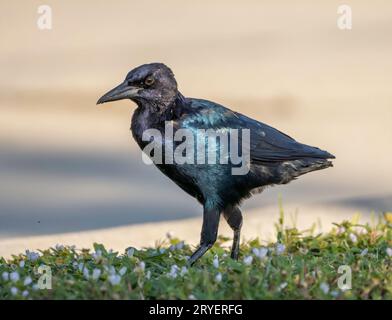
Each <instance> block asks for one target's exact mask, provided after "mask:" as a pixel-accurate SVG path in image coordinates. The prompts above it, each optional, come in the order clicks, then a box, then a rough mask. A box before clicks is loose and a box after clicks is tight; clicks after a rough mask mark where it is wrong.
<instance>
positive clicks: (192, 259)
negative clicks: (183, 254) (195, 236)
mask: <svg viewBox="0 0 392 320" xmlns="http://www.w3.org/2000/svg"><path fill="white" fill-rule="evenodd" d="M210 248H211V246H210V245H203V244H202V245H200V247H199V248H197V250H196V251H195V252H194V253H193V254H192V255H191V257H190V258H189V260H188V264H189V266H190V267H191V266H193V265H194V264H195V262H196V261H197V260H199V259H200V258H201V257H202V256H203V255H204V254H205V253H206V252H207V251H208V249H210Z"/></svg>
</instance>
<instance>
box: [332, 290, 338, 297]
mask: <svg viewBox="0 0 392 320" xmlns="http://www.w3.org/2000/svg"><path fill="white" fill-rule="evenodd" d="M331 296H332V297H334V298H336V297H338V296H339V292H338V291H336V290H334V291H331Z"/></svg>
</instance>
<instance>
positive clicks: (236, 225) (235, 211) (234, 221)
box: [223, 206, 242, 260]
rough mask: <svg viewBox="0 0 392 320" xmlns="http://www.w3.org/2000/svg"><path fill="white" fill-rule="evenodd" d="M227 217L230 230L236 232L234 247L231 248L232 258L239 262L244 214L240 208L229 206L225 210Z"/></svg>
mask: <svg viewBox="0 0 392 320" xmlns="http://www.w3.org/2000/svg"><path fill="white" fill-rule="evenodd" d="M223 216H224V217H225V219H226V221H227V223H228V224H229V226H230V228H231V229H233V231H234V238H233V246H232V247H231V258H232V259H235V260H238V254H239V251H240V234H241V227H242V213H241V210H240V209H239V208H238V207H236V206H235V207H232V206H228V207H226V208H225V210H223Z"/></svg>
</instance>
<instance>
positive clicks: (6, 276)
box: [1, 271, 10, 281]
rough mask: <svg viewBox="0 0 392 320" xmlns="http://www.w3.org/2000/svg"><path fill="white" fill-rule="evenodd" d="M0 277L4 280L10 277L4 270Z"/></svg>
mask: <svg viewBox="0 0 392 320" xmlns="http://www.w3.org/2000/svg"><path fill="white" fill-rule="evenodd" d="M1 277H2V278H3V280H4V281H8V280H9V278H10V274H9V273H8V272H7V271H4V272H3V273H2V274H1Z"/></svg>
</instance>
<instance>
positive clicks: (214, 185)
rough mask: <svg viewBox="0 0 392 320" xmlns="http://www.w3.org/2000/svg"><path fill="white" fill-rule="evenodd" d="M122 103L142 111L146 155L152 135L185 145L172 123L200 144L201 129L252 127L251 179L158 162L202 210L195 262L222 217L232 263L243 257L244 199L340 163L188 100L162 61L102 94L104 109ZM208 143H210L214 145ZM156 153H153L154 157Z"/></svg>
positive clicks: (222, 167) (218, 166)
mask: <svg viewBox="0 0 392 320" xmlns="http://www.w3.org/2000/svg"><path fill="white" fill-rule="evenodd" d="M121 99H130V100H132V101H133V102H135V103H136V105H137V109H136V110H135V112H134V114H133V117H132V123H131V131H132V134H133V137H134V138H135V140H136V142H137V143H138V145H139V146H140V148H141V149H144V148H145V147H146V146H147V145H148V144H149V143H150V142H151V139H150V140H148V139H145V137H143V133H144V132H145V131H146V130H148V129H155V131H158V132H159V133H161V137H163V138H162V139H160V140H159V139H158V140H157V141H155V142H156V143H157V145H158V146H161V147H166V146H167V145H169V144H170V145H175V146H178V145H179V144H180V142H178V141H177V140H175V139H174V140H175V141H174V140H173V137H172V136H168V135H165V129H166V127H165V125H166V124H167V123H171V124H172V126H173V130H174V134H175V133H176V132H177V131H178V130H179V129H187V130H189V131H190V132H192V134H193V135H194V136H195V137H196V140H197V139H199V138H200V134H201V133H200V132H201V131H200V129H204V130H207V129H214V130H216V131H217V132H218V133H224V132H231V131H230V130H233V129H237V130H244V129H248V132H249V139H248V140H249V141H248V142H249V143H248V149H246V148H242V147H243V146H244V144H245V143H244V142H243V141H245V140H241V141H240V142H239V147H238V148H239V149H241V150H242V151H243V152H246V150H248V152H249V163H248V164H247V165H248V171H246V173H245V174H233V171H232V169H233V168H234V167H236V163H234V162H233V161H228V162H227V163H224V161H223V162H220V158H219V159H218V160H217V161H216V163H212V164H211V163H203V162H200V163H199V162H198V161H195V162H193V163H192V162H190V161H189V162H185V163H181V164H180V163H176V162H175V161H174V162H170V161H165V160H167V154H166V153H165V152H163V153H164V155H163V158H164V159H163V161H162V162H155V164H156V166H157V167H158V168H159V170H161V171H162V172H163V173H164V174H165V175H166V176H168V177H169V178H170V179H171V180H173V181H174V182H175V183H176V184H177V185H178V186H179V187H180V188H182V189H183V190H184V191H185V192H187V193H188V194H190V195H191V196H193V197H194V198H196V199H197V200H198V201H199V202H200V203H201V204H202V205H203V209H204V211H203V226H202V230H201V240H200V245H199V247H198V249H197V250H196V251H195V252H194V253H193V255H192V256H191V258H190V259H189V263H190V264H193V263H194V262H195V261H196V260H198V259H199V258H200V257H201V256H202V255H203V254H204V253H205V252H206V251H207V250H208V249H209V248H211V246H212V245H213V244H214V243H215V241H216V237H217V232H218V224H219V218H220V215H221V214H223V216H224V218H225V219H226V221H227V222H228V224H229V225H230V227H231V228H232V230H233V231H234V239H233V245H232V250H231V257H232V258H233V259H238V254H239V242H240V230H241V226H242V214H241V211H240V209H239V205H240V203H241V201H242V200H243V199H246V198H248V197H250V196H251V195H252V194H254V193H257V192H260V191H262V189H263V188H264V187H266V186H269V185H275V184H285V183H288V182H290V181H291V180H293V179H295V178H296V177H298V176H300V175H302V174H305V173H308V172H311V171H315V170H320V169H324V168H328V167H330V166H332V163H331V161H329V160H327V159H333V158H335V157H334V156H333V155H332V154H330V153H328V152H326V151H323V150H320V149H318V148H316V147H311V146H308V145H305V144H302V143H299V142H297V141H295V140H294V139H292V138H291V137H289V136H288V135H286V134H284V133H282V132H280V131H278V130H276V129H274V128H272V127H270V126H268V125H266V124H264V123H261V122H258V121H256V120H253V119H251V118H248V117H246V116H245V115H242V114H240V113H238V112H234V111H231V110H230V109H228V108H225V107H223V106H221V105H219V104H217V103H214V102H211V101H207V100H202V99H194V98H186V97H184V96H183V95H182V94H181V93H180V92H179V91H178V89H177V82H176V80H175V78H174V75H173V72H172V71H171V70H170V69H169V68H168V67H167V66H166V65H164V64H162V63H151V64H145V65H142V66H139V67H137V68H135V69H133V70H131V71H130V72H129V73H128V74H127V76H126V78H125V80H124V81H123V82H122V83H121V84H120V85H119V86H117V87H115V88H114V89H112V90H111V91H109V92H108V93H106V94H105V95H104V96H102V97H101V98H100V99H99V100H98V102H97V104H101V103H105V102H110V101H116V100H121ZM244 136H245V135H244ZM238 137H239V136H238ZM202 139H205V136H203V138H202ZM218 140H219V139H218V138H217V139H216V141H215V143H216V144H215V149H216V150H219V149H220V148H223V147H224V146H223V143H222V141H223V140H222V141H220V140H219V141H218ZM238 140H240V139H238ZM197 141H199V140H197ZM200 141H201V140H200ZM204 142H205V140H204ZM209 143H210V142H209V140H208V143H206V146H207V147H208V145H209ZM210 145H211V144H210ZM229 149H230V150H231V145H230V148H229ZM244 150H245V151H244ZM155 152H156V151H154V153H151V154H150V156H151V157H152V158H153V156H155V155H156V154H155ZM181 154H182V153H181ZM165 157H166V158H165Z"/></svg>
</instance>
